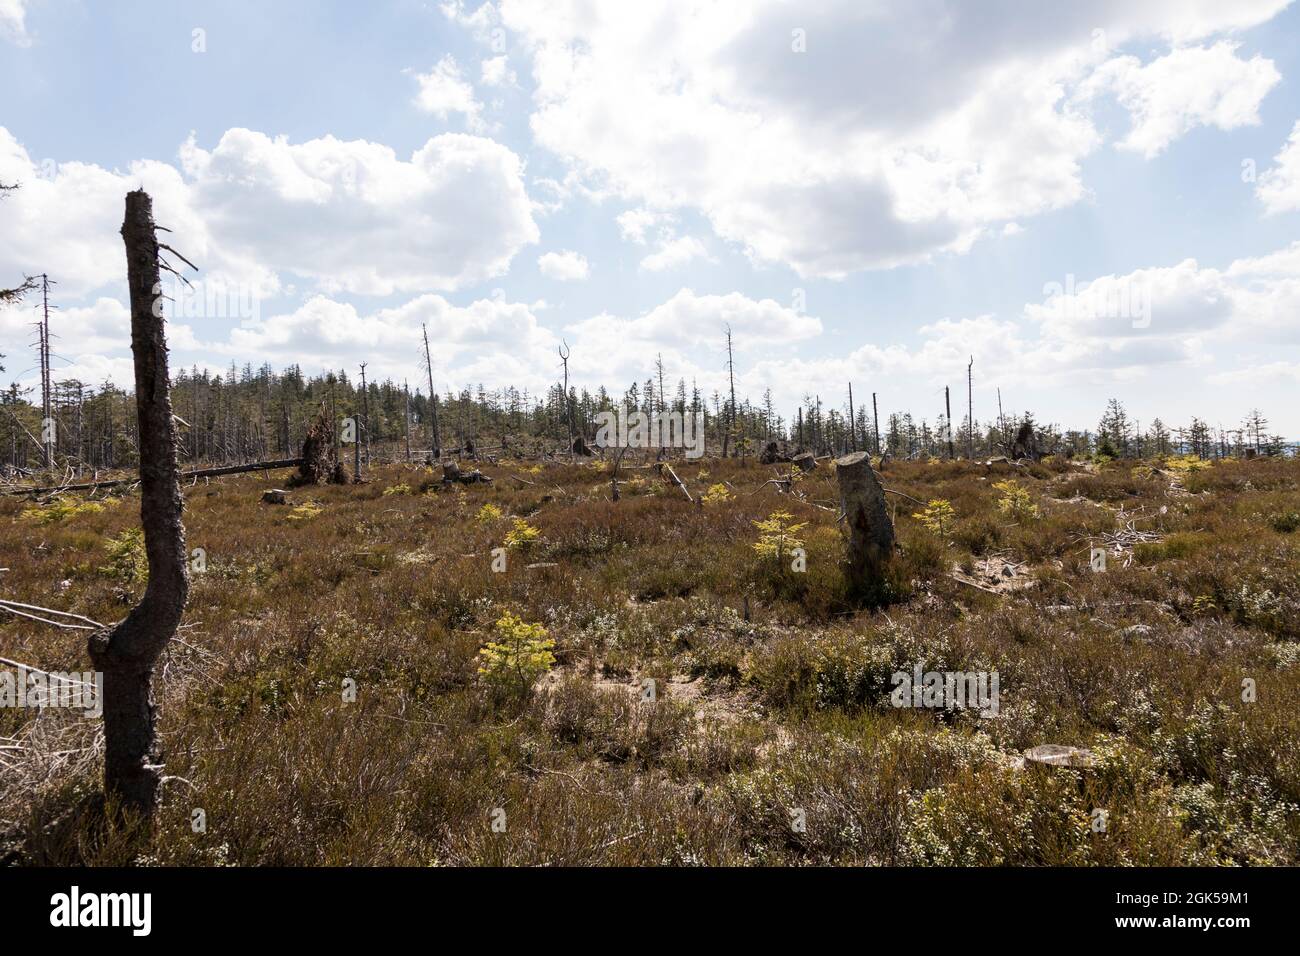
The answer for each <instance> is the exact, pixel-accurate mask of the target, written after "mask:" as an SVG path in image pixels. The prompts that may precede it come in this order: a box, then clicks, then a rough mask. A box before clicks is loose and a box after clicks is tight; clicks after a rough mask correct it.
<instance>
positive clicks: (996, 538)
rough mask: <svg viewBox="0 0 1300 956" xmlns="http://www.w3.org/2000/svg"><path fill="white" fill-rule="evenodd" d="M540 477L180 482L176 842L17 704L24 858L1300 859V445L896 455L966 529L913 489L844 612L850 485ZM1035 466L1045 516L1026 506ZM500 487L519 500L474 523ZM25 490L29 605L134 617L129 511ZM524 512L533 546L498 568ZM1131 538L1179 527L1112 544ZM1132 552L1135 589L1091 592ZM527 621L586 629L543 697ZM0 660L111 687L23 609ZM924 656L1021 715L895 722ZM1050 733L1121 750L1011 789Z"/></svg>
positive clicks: (4, 517) (575, 637)
mask: <svg viewBox="0 0 1300 956" xmlns="http://www.w3.org/2000/svg"><path fill="white" fill-rule="evenodd" d="M525 467H528V466H527V465H525V464H516V465H513V466H512V465H509V464H503V465H500V466H484V471H485V472H486V473H487V474H489V475H491V476H492V477H494V478H495V479H496V480H495V482H494V483H493V484H492V485H490V486H489V485H475V486H469V487H465V488H454V489H443V488H442V487H441V485H440V482H438V481H437V480H436V478H435V476H434V474H433V473H432V472H431V471H429V470H428V469H423V468H417V467H413V466H400V465H392V466H385V467H382V468H378V469H376V470H375V472H374V474H373V475H372V481H371V482H370V483H369V484H366V485H362V486H352V487H324V486H323V487H319V488H308V489H298V490H296V491H294V492H292V494H291V503H290V505H289V506H287V507H277V506H273V505H264V504H261V503H260V502H259V497H260V492H261V490H263V489H264V488H267V487H272V482H270V481H268V480H266V479H265V478H263V477H262V476H241V477H231V478H225V479H221V480H213V481H211V482H210V483H199V484H197V485H195V486H194V487H191V488H188V489H187V490H186V517H185V521H186V527H187V531H188V538H189V546H190V547H191V548H200V547H201V548H203V549H204V551H205V552H206V556H207V571H206V572H205V573H202V574H197V575H195V577H194V587H193V590H192V593H191V600H190V607H189V611H188V613H187V617H186V627H185V628H184V630H183V631H182V632H181V635H180V640H178V641H176V642H174V643H173V644H172V646H171V647H170V649H169V650H168V652H167V654H166V657H165V660H164V665H163V668H162V677H161V680H160V685H159V694H160V697H161V702H162V716H161V733H162V737H163V740H164V742H165V747H166V759H167V772H168V774H170V775H172V776H174V777H175V778H178V779H175V780H171V781H169V782H168V784H167V786H166V788H165V800H164V805H163V808H162V813H161V817H160V820H159V824H158V826H157V827H156V832H155V833H154V835H153V836H152V837H151V838H149V839H148V840H147V841H146V842H145V844H144V845H143V846H141V844H140V837H139V835H138V834H127V833H121V832H113V831H106V830H104V829H103V828H102V827H100V826H98V825H96V823H95V815H94V814H91V813H88V812H87V811H86V807H87V806H88V805H89V804H88V800H89V798H90V795H91V794H93V792H94V789H95V786H96V773H97V768H96V758H97V747H98V742H97V739H96V725H95V724H94V723H91V722H87V721H85V720H83V719H82V718H80V717H78V716H76V715H73V714H68V713H60V712H57V711H47V712H45V713H43V714H41V715H40V716H39V717H37V716H35V715H34V714H33V712H32V711H30V710H16V709H4V710H0V748H3V747H5V746H9V747H13V748H20V749H0V761H3V765H4V772H3V773H2V774H0V859H3V858H5V857H6V856H7V857H8V858H9V859H11V860H17V861H22V862H32V863H69V864H79V863H87V864H105V863H120V862H127V861H133V860H134V861H141V862H142V861H149V862H157V863H163V864H182V865H183V864H238V865H255V864H290V865H294V864H306V865H311V864H361V865H364V864H413V865H424V864H539V863H551V864H693V863H705V864H739V863H778V864H789V863H804V862H829V863H837V864H848V863H874V864H893V863H938V864H944V863H958V864H963V863H972V864H995V863H1019V864H1156V863H1161V864H1200V863H1273V864H1283V863H1287V864H1295V863H1297V862H1300V809H1298V807H1300V711H1298V710H1297V708H1296V707H1295V706H1294V702H1295V701H1296V700H1297V699H1298V698H1300V670H1298V669H1297V661H1298V660H1300V652H1298V651H1297V647H1298V645H1297V640H1298V639H1300V551H1298V548H1297V546H1298V545H1300V532H1295V531H1287V530H1279V529H1286V528H1288V527H1293V523H1292V522H1290V521H1289V519H1287V517H1286V516H1287V515H1288V514H1294V513H1295V512H1296V511H1297V510H1300V504H1298V501H1300V495H1298V494H1297V484H1298V483H1300V462H1294V461H1273V460H1258V461H1250V462H1228V463H1222V464H1217V465H1215V466H1214V467H1212V468H1210V469H1208V470H1205V471H1200V472H1194V473H1191V474H1189V475H1187V476H1185V478H1184V479H1183V480H1181V481H1173V482H1171V480H1170V477H1169V476H1167V475H1163V474H1161V473H1156V474H1152V475H1148V474H1147V473H1146V472H1139V473H1137V474H1135V473H1134V471H1133V469H1131V468H1130V467H1129V465H1127V464H1119V463H1112V464H1109V465H1106V466H1104V467H1103V468H1101V469H1100V470H1092V471H1089V472H1085V471H1083V470H1081V469H1079V468H1077V467H1072V466H1069V465H1067V464H1066V463H1063V462H1048V463H1046V464H1045V465H1043V466H1034V467H1032V468H1013V467H1012V466H1008V465H993V466H991V467H985V466H983V465H972V464H967V463H947V462H943V463H937V464H925V463H919V462H889V463H888V464H887V465H886V466H885V470H884V481H885V484H886V485H887V486H888V487H889V488H891V489H894V490H895V491H898V492H901V493H903V494H905V495H908V496H911V497H913V498H916V499H919V500H922V501H929V500H930V499H934V498H944V499H947V500H949V501H951V502H952V505H953V507H954V509H955V511H956V523H955V525H954V526H953V528H952V529H951V531H950V532H949V533H946V534H945V536H944V537H943V538H940V537H938V536H937V535H936V534H934V533H932V532H931V531H928V530H927V529H926V528H925V527H923V526H922V525H921V523H920V522H918V521H917V520H915V519H913V518H912V512H913V511H915V510H917V509H916V507H915V506H914V505H913V504H912V503H911V502H909V501H907V500H906V499H903V498H901V497H897V496H896V497H895V498H894V499H893V500H894V501H896V502H897V504H898V507H897V508H896V513H895V517H896V521H897V525H898V532H899V539H900V542H901V546H902V554H901V555H900V557H899V558H898V560H897V561H895V562H894V568H893V570H892V572H891V579H890V581H889V587H888V602H887V603H886V604H884V605H883V606H881V607H878V608H874V609H860V608H854V607H851V606H850V605H849V604H848V603H847V602H846V601H845V598H844V593H843V588H842V582H841V577H840V571H839V558H840V555H841V552H842V544H841V540H840V534H839V531H838V529H837V527H836V515H835V513H834V505H835V499H836V494H835V488H834V482H833V478H832V476H831V475H830V473H829V470H828V469H826V468H824V467H823V468H820V469H818V472H817V473H816V474H814V475H813V476H810V477H808V478H806V479H804V480H803V481H800V482H797V483H796V485H795V491H796V493H797V496H798V497H795V496H790V495H783V494H781V493H779V492H778V490H777V489H776V487H775V486H773V485H770V484H765V482H766V481H767V480H768V479H769V478H771V477H773V476H774V475H775V474H776V473H777V469H775V468H765V467H760V466H758V465H756V464H754V463H752V462H749V463H744V464H742V463H737V462H724V461H713V460H710V461H706V462H701V463H688V464H684V465H682V466H681V467H678V468H677V473H678V475H679V476H680V477H681V478H682V479H683V480H684V481H685V482H686V483H687V485H688V486H689V488H690V490H691V493H692V495H693V496H694V497H696V498H699V497H700V496H701V494H702V493H704V492H707V491H708V490H709V489H710V488H712V487H713V486H715V485H717V484H719V483H721V484H725V485H726V486H727V487H728V489H729V491H730V496H728V497H725V498H723V499H721V500H711V501H710V503H709V504H707V505H705V506H703V507H700V506H694V505H691V504H690V503H688V502H687V501H686V499H685V497H684V496H683V495H682V494H681V493H680V491H679V490H677V489H675V488H673V487H671V486H669V485H667V484H665V483H663V482H662V481H661V480H659V478H658V477H657V476H656V475H655V473H654V472H653V471H652V470H650V469H631V470H628V471H626V473H625V474H621V475H620V477H623V478H629V479H633V480H632V481H631V482H629V483H626V484H624V485H623V486H622V500H621V501H619V502H617V503H614V502H611V501H610V500H609V473H608V472H601V471H598V470H596V469H595V468H592V467H589V466H583V465H573V466H565V465H547V466H544V467H543V468H542V469H541V470H540V471H539V472H536V473H533V472H524V471H523V468H525ZM512 475H519V476H521V477H522V478H523V479H525V480H526V481H528V482H531V484H525V483H524V482H523V481H517V480H514V479H513V478H512V477H511V476H512ZM1008 478H1014V479H1016V480H1018V481H1019V482H1020V483H1021V484H1022V485H1024V486H1025V487H1026V488H1028V489H1029V492H1030V494H1031V496H1032V498H1033V501H1034V502H1035V503H1036V504H1037V505H1038V506H1039V509H1040V516H1039V517H1038V518H1035V519H1028V518H1026V519H1023V520H1020V521H1013V520H1011V519H1010V518H1008V517H1007V516H1006V515H1005V514H1003V513H1001V512H1000V511H999V509H998V507H997V504H996V502H997V497H998V492H997V491H995V490H994V488H993V484H994V483H995V482H998V481H1003V480H1005V479H1008ZM281 480H283V479H281ZM402 486H405V488H403V487H402ZM390 488H395V489H397V490H396V491H394V492H392V493H389V494H385V493H384V492H385V490H387V489H390ZM308 502H312V503H314V504H315V505H316V506H317V507H318V508H319V512H315V510H314V509H311V508H308V509H300V508H299V506H301V505H303V504H306V503H308ZM485 504H493V505H495V506H496V507H497V508H499V509H500V511H501V517H500V518H494V517H492V513H491V511H490V510H489V511H488V512H487V513H486V517H484V518H480V517H479V514H480V512H481V510H482V509H483V506H484V505H485ZM28 506H29V505H28V503H25V502H22V501H19V500H17V499H13V498H10V499H5V500H3V501H0V527H2V528H3V529H4V530H3V534H2V535H0V567H7V568H8V569H9V570H8V571H7V572H3V573H0V596H3V597H7V598H10V599H13V600H17V601H23V602H27V603H30V604H36V605H42V606H46V607H55V608H59V609H61V610H65V611H71V612H75V613H78V614H83V615H86V616H88V617H90V618H93V619H95V620H101V621H113V620H117V619H118V618H120V617H121V616H122V614H123V613H124V611H125V608H126V607H127V606H129V604H130V602H132V601H133V600H134V599H135V598H136V597H137V596H138V594H139V592H140V584H139V582H138V581H133V580H132V579H131V575H130V574H129V572H128V571H127V570H124V569H125V568H126V565H125V564H124V563H123V562H122V561H121V560H115V561H114V560H110V557H109V553H110V551H109V549H110V545H111V544H112V542H114V541H119V542H120V541H121V540H122V537H121V536H122V534H123V532H125V531H127V530H129V529H131V528H133V527H135V526H137V524H138V510H137V509H138V498H136V497H133V496H131V495H130V494H124V495H121V496H120V500H118V501H116V502H110V503H107V504H105V505H104V507H103V508H102V510H98V511H96V510H94V509H80V510H77V511H75V513H70V514H64V515H59V516H56V517H52V518H50V519H49V520H48V521H47V520H44V519H41V520H37V519H35V518H34V517H32V516H29V517H26V518H24V517H23V516H22V512H23V510H24V509H25V508H27V507H28ZM827 509H830V510H827ZM1120 509H1122V512H1121V510H1120ZM777 510H784V511H788V512H790V513H792V515H793V516H794V519H795V520H796V521H798V522H807V527H805V528H804V529H803V530H802V531H801V532H800V536H801V537H802V538H803V540H804V542H805V548H806V550H807V571H806V573H804V574H794V573H791V572H789V571H788V570H785V569H783V568H778V567H776V566H775V565H774V564H773V563H772V562H770V561H765V560H764V559H762V558H760V556H759V555H757V554H756V553H755V551H754V549H753V544H754V541H755V540H756V529H755V527H754V524H753V522H754V521H756V520H762V519H764V518H766V517H767V516H768V515H769V514H771V513H772V512H774V511H777ZM515 518H522V519H524V520H525V521H526V522H527V523H528V524H529V525H531V526H533V527H535V528H537V529H538V530H539V531H540V537H539V539H538V540H537V541H536V542H535V543H534V544H533V545H532V546H531V547H530V548H527V549H523V548H518V549H513V550H511V551H510V552H509V566H508V570H507V571H505V572H504V573H494V572H493V571H492V569H491V564H492V549H493V548H496V547H500V546H502V544H503V542H504V539H505V536H506V534H507V533H508V532H509V531H510V530H511V528H512V527H513V520H514V519H515ZM1129 521H1131V522H1134V525H1133V526H1134V527H1136V528H1139V529H1141V530H1143V531H1149V532H1151V533H1152V534H1151V535H1149V536H1148V537H1150V540H1149V541H1145V542H1143V541H1137V542H1133V543H1131V544H1126V543H1125V541H1124V540H1123V536H1120V537H1119V539H1115V538H1114V537H1112V538H1105V536H1106V535H1113V533H1114V532H1116V530H1117V529H1120V528H1122V527H1124V526H1125V522H1129ZM1103 540H1107V541H1109V542H1110V546H1111V547H1112V548H1113V549H1114V550H1113V552H1112V553H1111V554H1110V555H1109V565H1108V567H1109V569H1108V571H1107V572H1106V573H1105V574H1094V573H1091V571H1090V570H1089V549H1090V547H1091V546H1092V545H1094V544H1100V543H1101V542H1102V541H1103ZM119 551H120V549H119ZM119 557H120V556H119ZM992 559H995V560H996V562H997V563H996V567H998V568H1001V567H1003V566H1008V565H1009V567H1010V568H1011V569H1013V573H1014V574H1015V576H1016V577H1017V578H1027V579H1028V580H1018V581H1017V586H1016V587H1014V588H1006V589H1003V588H1000V587H995V586H988V587H982V586H978V585H977V584H973V583H970V582H969V581H968V582H967V583H962V582H959V581H958V580H955V579H954V576H953V572H954V570H957V571H958V572H959V576H961V577H964V578H965V577H969V578H970V581H974V582H979V581H981V580H985V579H984V578H981V577H980V568H981V562H982V561H983V562H988V561H990V560H992ZM529 564H534V565H538V566H537V567H532V568H529V567H528V565H529ZM989 566H992V565H989ZM967 572H969V573H967ZM999 573H1000V572H999ZM1025 584H1030V585H1031V586H1021V585H1025ZM505 612H511V613H514V614H517V615H519V616H520V617H521V618H523V619H524V620H526V621H531V622H540V623H541V624H543V625H544V626H545V627H546V629H547V631H548V634H549V636H550V637H551V638H553V639H554V640H555V642H556V647H555V654H556V657H557V659H558V661H557V665H556V669H555V671H554V672H553V673H552V674H551V675H549V676H548V677H545V678H543V679H542V680H541V681H540V682H539V683H538V686H537V688H536V689H535V691H534V692H532V693H531V694H528V695H525V696H522V697H518V696H517V697H507V698H503V697H502V696H501V695H500V694H493V693H492V692H491V691H490V689H489V688H488V687H486V686H485V685H484V682H483V681H482V680H481V678H480V676H479V674H478V672H477V667H478V662H477V658H476V655H477V652H478V650H479V649H480V648H481V647H482V646H483V645H484V644H485V643H486V642H487V641H488V640H489V639H491V636H492V629H493V625H494V622H495V621H496V620H497V619H498V618H499V617H500V616H501V615H502V614H503V613H505ZM0 656H4V657H7V658H11V659H14V660H19V661H23V662H25V663H28V664H31V665H34V666H37V667H43V668H46V669H50V670H69V669H74V668H75V669H79V670H84V669H87V668H88V666H89V664H88V660H87V657H86V654H85V650H84V633H79V632H73V631H62V630H55V629H52V628H48V627H46V626H45V625H42V624H39V623H37V622H34V621H27V620H22V619H17V618H7V619H6V620H5V621H4V623H3V630H2V631H0ZM916 663H921V664H923V665H924V668H925V669H927V670H996V671H998V673H999V675H1000V681H1001V712H1000V715H999V716H998V717H996V718H992V719H980V718H979V717H978V716H977V715H975V714H973V713H972V712H970V711H959V710H952V711H945V710H920V711H913V710H905V709H895V708H893V707H892V706H890V703H889V692H890V689H891V682H890V674H891V673H892V672H894V671H895V670H904V671H909V672H910V671H911V670H912V667H913V666H914V665H915V664H916ZM1244 678H1250V679H1251V680H1253V681H1254V682H1255V686H1256V688H1257V699H1256V700H1255V702H1253V703H1246V702H1243V700H1242V681H1243V679H1244ZM646 679H653V680H654V681H655V685H654V686H655V689H656V695H655V700H653V701H649V700H643V699H642V694H641V688H642V686H643V685H642V682H643V681H645V680H646ZM345 680H352V681H355V682H356V686H357V699H356V701H355V702H347V701H345V700H344V694H343V687H344V682H345ZM1041 743H1068V744H1076V745H1081V746H1089V747H1091V748H1093V749H1094V751H1095V752H1096V754H1097V755H1098V764H1097V766H1096V767H1095V768H1093V769H1091V770H1088V771H1074V770H1054V771H1050V772H1041V771H1035V770H1024V769H1016V767H1015V766H1014V762H1013V759H1012V758H1013V757H1014V756H1015V755H1016V754H1018V753H1019V752H1020V751H1021V750H1023V749H1024V748H1026V747H1029V746H1032V745H1035V744H1041ZM195 809H202V810H203V811H204V813H205V814H206V824H207V827H206V832H203V833H195V832H193V828H192V826H191V819H192V813H193V811H194V810H195ZM498 809H499V810H501V811H504V815H502V814H500V813H496V815H495V817H494V813H495V812H496V811H497V810H498ZM1097 809H1104V810H1105V811H1107V813H1108V817H1107V827H1106V829H1105V831H1104V832H1094V830H1093V828H1092V827H1091V826H1090V820H1091V819H1092V818H1093V811H1094V810H1097ZM800 813H801V814H802V818H803V819H804V820H805V821H806V826H804V827H802V828H801V827H799V826H797V825H795V824H794V822H793V821H794V820H795V819H796V817H798V816H799V815H800ZM494 819H495V820H497V822H498V828H499V824H500V823H501V822H502V821H503V822H504V827H505V829H504V832H497V830H494V827H493V823H494Z"/></svg>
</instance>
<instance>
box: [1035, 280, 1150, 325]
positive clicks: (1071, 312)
mask: <svg viewBox="0 0 1300 956" xmlns="http://www.w3.org/2000/svg"><path fill="white" fill-rule="evenodd" d="M1043 295H1044V296H1046V297H1047V305H1048V306H1049V307H1053V304H1054V303H1057V304H1058V305H1057V306H1055V307H1059V310H1060V315H1061V318H1063V319H1067V320H1077V319H1082V320H1090V319H1129V320H1130V321H1131V322H1132V323H1133V328H1135V329H1145V328H1149V327H1150V325H1151V285H1150V283H1148V282H1143V281H1138V280H1136V279H1134V278H1132V277H1130V276H1122V277H1119V278H1111V277H1104V278H1101V279H1096V280H1094V281H1092V282H1079V283H1076V282H1075V278H1074V274H1073V273H1068V274H1067V275H1066V277H1065V282H1064V283H1060V282H1048V283H1045V284H1044V285H1043Z"/></svg>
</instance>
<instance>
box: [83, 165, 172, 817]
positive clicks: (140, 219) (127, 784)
mask: <svg viewBox="0 0 1300 956" xmlns="http://www.w3.org/2000/svg"><path fill="white" fill-rule="evenodd" d="M122 241H123V242H124V243H125V244H126V274H127V287H128V290H129V294H130V301H131V353H132V356H133V357H134V360H135V407H136V416H137V419H138V421H139V435H140V440H139V448H140V523H141V525H142V526H143V528H144V547H145V555H146V557H147V558H148V561H149V583H148V584H147V585H146V586H145V592H144V597H143V598H141V600H140V603H139V604H137V605H136V606H135V607H133V608H132V609H131V611H130V613H129V614H127V616H126V617H125V618H124V619H123V620H122V621H121V622H120V623H119V624H117V625H116V626H115V627H112V628H105V629H104V630H102V631H96V632H94V633H93V634H91V636H90V640H89V641H88V648H87V649H88V650H89V652H90V659H91V661H92V662H93V663H94V666H95V670H97V671H101V672H102V673H103V675H104V689H103V708H104V793H105V796H107V797H109V798H111V799H113V800H115V801H117V802H118V806H120V807H122V808H124V809H128V810H131V811H134V812H136V813H138V814H140V815H141V816H142V817H143V818H145V819H151V818H152V816H153V813H154V810H155V808H156V807H157V804H158V787H159V785H160V783H161V781H162V769H163V768H162V757H161V754H160V752H159V748H158V739H157V735H156V733H155V730H154V722H155V719H156V717H157V705H156V704H155V701H154V695H153V670H154V665H155V664H156V663H157V661H158V658H159V656H160V655H161V654H162V652H163V649H164V648H165V647H166V646H167V643H168V642H169V641H170V640H171V639H172V638H173V637H174V636H175V634H176V628H177V627H178V626H179V625H180V621H181V614H182V613H183V612H184V610H185V602H186V599H187V598H188V596H189V588H190V579H189V565H188V563H187V560H186V559H187V557H188V555H187V554H186V551H185V527H184V526H183V525H182V524H181V487H180V466H179V465H178V464H177V462H176V423H175V418H174V417H173V416H172V403H171V398H170V396H169V395H168V392H167V385H168V375H167V340H166V337H165V335H164V330H163V315H162V311H161V310H159V309H156V308H155V305H156V303H157V296H158V293H157V290H158V289H159V288H161V286H160V284H159V278H158V275H159V265H158V256H159V243H158V237H157V233H156V232H155V224H154V220H153V200H152V199H150V197H149V194H148V193H146V192H145V191H144V190H142V189H139V190H136V191H134V192H130V193H127V195H126V217H125V219H124V221H123V222H122Z"/></svg>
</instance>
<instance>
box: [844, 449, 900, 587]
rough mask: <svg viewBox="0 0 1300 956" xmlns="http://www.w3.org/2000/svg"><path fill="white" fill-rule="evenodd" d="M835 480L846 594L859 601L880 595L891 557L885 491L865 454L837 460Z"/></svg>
mask: <svg viewBox="0 0 1300 956" xmlns="http://www.w3.org/2000/svg"><path fill="white" fill-rule="evenodd" d="M835 477H836V480H837V481H838V483H839V486H840V508H841V509H842V510H843V512H844V519H845V521H846V522H847V524H848V531H849V553H848V581H849V590H850V592H851V593H853V594H854V595H855V596H858V597H865V596H870V595H872V594H879V593H880V592H881V586H882V584H883V583H884V567H885V563H886V562H887V561H888V560H889V559H890V558H891V557H893V554H894V523H893V522H892V521H890V520H889V509H888V508H887V507H886V506H885V491H884V489H883V488H881V486H880V481H879V480H878V479H877V478H876V473H875V472H874V471H873V470H872V468H871V457H870V456H869V455H868V454H867V453H866V452H864V451H856V452H854V453H853V454H851V455H845V456H844V457H843V458H840V459H838V460H837V461H836V462H835Z"/></svg>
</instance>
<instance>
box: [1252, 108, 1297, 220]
mask: <svg viewBox="0 0 1300 956" xmlns="http://www.w3.org/2000/svg"><path fill="white" fill-rule="evenodd" d="M1255 195H1256V196H1258V197H1259V199H1260V201H1261V202H1263V203H1264V210H1265V212H1267V213H1268V214H1269V215H1273V214H1275V213H1279V212H1291V211H1293V210H1296V209H1300V121H1297V122H1296V124H1295V126H1293V127H1292V128H1291V138H1290V139H1288V140H1287V141H1286V143H1285V144H1284V145H1283V146H1282V151H1281V152H1279V153H1278V154H1277V155H1276V156H1274V157H1273V166H1272V168H1270V169H1268V170H1266V171H1265V172H1264V174H1263V175H1262V176H1260V177H1259V182H1258V183H1256V184H1255Z"/></svg>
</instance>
